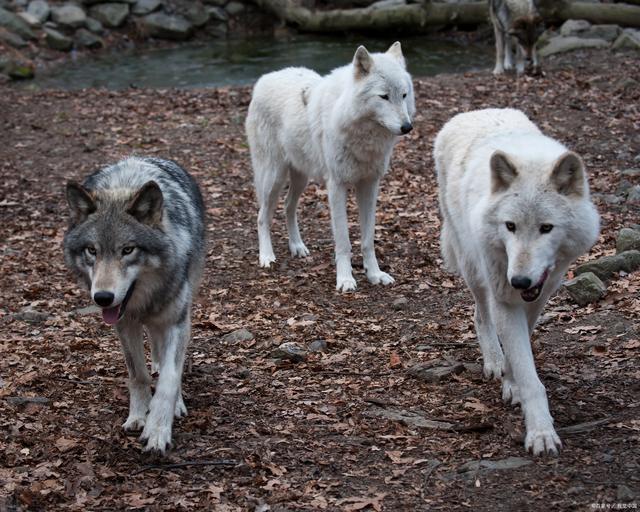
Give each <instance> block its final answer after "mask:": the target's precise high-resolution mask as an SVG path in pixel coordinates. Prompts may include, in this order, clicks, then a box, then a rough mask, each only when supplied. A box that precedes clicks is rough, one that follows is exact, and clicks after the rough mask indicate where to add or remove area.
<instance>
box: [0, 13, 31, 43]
mask: <svg viewBox="0 0 640 512" xmlns="http://www.w3.org/2000/svg"><path fill="white" fill-rule="evenodd" d="M0 27H2V28H6V29H7V30H8V31H9V32H13V33H14V34H18V35H19V36H20V37H22V38H23V39H35V38H36V35H35V33H34V32H33V30H31V27H30V26H29V25H28V24H27V22H26V21H24V20H23V19H22V18H21V17H20V16H18V15H16V14H14V13H12V12H11V11H7V10H6V9H3V8H2V7H0Z"/></svg>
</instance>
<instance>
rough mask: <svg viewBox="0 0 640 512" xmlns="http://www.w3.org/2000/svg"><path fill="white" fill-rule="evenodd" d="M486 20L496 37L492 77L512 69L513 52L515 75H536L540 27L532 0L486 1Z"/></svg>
mask: <svg viewBox="0 0 640 512" xmlns="http://www.w3.org/2000/svg"><path fill="white" fill-rule="evenodd" d="M489 16H490V17H491V23H493V31H494V33H495V37H496V66H495V68H494V69H493V74H494V75H501V74H502V73H504V72H505V71H510V70H511V69H513V51H514V49H515V53H516V70H517V72H518V74H522V73H524V72H525V71H526V72H527V73H530V74H535V75H538V74H540V62H539V60H538V51H537V49H536V44H537V42H538V38H539V37H540V35H541V34H542V31H543V30H544V26H543V20H542V17H541V16H540V15H539V14H538V10H537V8H536V5H535V2H534V0H489ZM514 46H515V48H514Z"/></svg>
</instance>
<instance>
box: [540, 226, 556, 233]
mask: <svg viewBox="0 0 640 512" xmlns="http://www.w3.org/2000/svg"><path fill="white" fill-rule="evenodd" d="M552 229H553V224H540V233H542V234H544V233H549V232H550V231H551V230H552Z"/></svg>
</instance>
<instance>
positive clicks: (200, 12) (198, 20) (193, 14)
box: [184, 2, 211, 27]
mask: <svg viewBox="0 0 640 512" xmlns="http://www.w3.org/2000/svg"><path fill="white" fill-rule="evenodd" d="M184 17H185V18H187V19H188V20H189V21H190V22H191V23H193V26H194V27H202V26H203V25H206V24H207V22H208V21H209V18H210V17H211V15H210V14H209V11H208V10H207V8H206V7H205V6H204V5H202V4H201V3H200V2H193V3H192V4H191V5H189V7H188V8H187V10H186V11H185V12H184Z"/></svg>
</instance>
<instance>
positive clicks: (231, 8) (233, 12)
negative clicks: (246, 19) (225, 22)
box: [225, 0, 244, 16]
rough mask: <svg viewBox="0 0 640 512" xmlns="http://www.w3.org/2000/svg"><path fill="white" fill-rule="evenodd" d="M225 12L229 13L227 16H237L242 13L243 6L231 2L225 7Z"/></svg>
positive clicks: (233, 0)
mask: <svg viewBox="0 0 640 512" xmlns="http://www.w3.org/2000/svg"><path fill="white" fill-rule="evenodd" d="M225 10H226V11H227V12H228V13H229V16H237V15H238V14H240V13H241V12H242V11H244V4H241V3H240V2H236V1H235V0H231V2H229V3H228V4H227V6H226V7H225Z"/></svg>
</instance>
